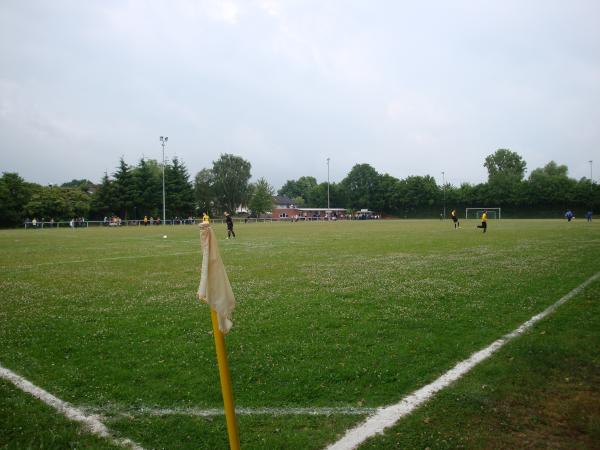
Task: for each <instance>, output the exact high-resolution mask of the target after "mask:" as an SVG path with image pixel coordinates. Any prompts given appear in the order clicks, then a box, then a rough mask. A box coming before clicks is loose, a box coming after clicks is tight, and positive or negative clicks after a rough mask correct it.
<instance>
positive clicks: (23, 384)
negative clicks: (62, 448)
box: [0, 366, 144, 450]
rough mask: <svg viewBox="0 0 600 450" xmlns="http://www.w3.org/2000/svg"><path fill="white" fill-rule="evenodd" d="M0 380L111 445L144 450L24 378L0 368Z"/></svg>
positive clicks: (96, 417)
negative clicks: (10, 384)
mask: <svg viewBox="0 0 600 450" xmlns="http://www.w3.org/2000/svg"><path fill="white" fill-rule="evenodd" d="M0 378H4V379H5V380H8V381H10V382H11V383H13V384H14V385H15V386H16V387H18V388H19V389H21V390H22V391H23V392H27V393H28V394H31V395H33V396H34V397H35V398H37V399H39V400H41V401H42V402H44V403H46V404H47V405H49V406H51V407H52V408H54V409H56V410H57V411H59V412H61V413H62V414H64V415H65V416H66V417H67V418H69V419H71V420H73V421H75V422H80V423H82V424H83V425H84V426H85V428H86V429H87V430H88V431H89V432H90V433H92V434H95V435H97V436H100V437H102V438H104V439H107V440H109V441H110V442H112V443H113V444H116V445H119V446H121V447H125V448H130V449H133V450H144V448H143V447H141V446H140V445H138V444H136V443H135V442H133V441H132V440H131V439H125V438H117V437H115V436H114V435H113V434H112V433H111V432H110V431H109V430H108V428H106V426H105V425H104V424H103V423H102V422H101V421H100V418H99V417H98V416H95V415H87V414H85V413H84V412H83V411H81V410H80V409H77V408H75V407H74V406H72V405H71V404H69V403H68V402H65V401H63V400H61V399H59V398H57V397H55V396H54V395H52V394H50V393H49V392H47V391H45V390H44V389H42V388H40V387H38V386H36V385H34V384H33V383H31V382H29V381H27V380H26V379H25V378H23V377H21V376H19V375H17V374H16V373H14V372H13V371H11V370H9V369H6V368H4V367H2V366H0Z"/></svg>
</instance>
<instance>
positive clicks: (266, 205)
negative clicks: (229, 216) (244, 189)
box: [248, 178, 275, 217]
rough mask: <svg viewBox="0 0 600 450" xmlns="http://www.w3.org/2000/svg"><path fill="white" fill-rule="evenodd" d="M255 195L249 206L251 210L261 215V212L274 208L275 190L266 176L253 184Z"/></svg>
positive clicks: (257, 215)
mask: <svg viewBox="0 0 600 450" xmlns="http://www.w3.org/2000/svg"><path fill="white" fill-rule="evenodd" d="M252 192H253V195H252V198H251V199H250V202H249V204H248V206H249V207H250V211H252V212H253V213H254V214H256V217H260V215H261V214H264V213H266V212H267V211H271V210H272V208H273V194H274V193H275V190H274V189H273V188H272V187H271V185H270V184H269V183H268V182H267V180H265V179H264V178H259V179H258V180H257V181H256V183H254V185H253V189H252Z"/></svg>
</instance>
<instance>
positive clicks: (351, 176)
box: [342, 164, 380, 209]
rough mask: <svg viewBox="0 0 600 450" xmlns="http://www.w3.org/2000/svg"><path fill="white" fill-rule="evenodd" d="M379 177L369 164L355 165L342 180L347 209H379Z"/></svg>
mask: <svg viewBox="0 0 600 450" xmlns="http://www.w3.org/2000/svg"><path fill="white" fill-rule="evenodd" d="M379 181H380V175H379V174H378V173H377V171H376V170H375V169H374V168H373V167H371V166H370V165H369V164H356V165H355V166H354V167H353V168H352V170H350V172H349V173H348V175H346V178H344V179H343V180H342V185H343V186H344V190H345V192H346V196H347V199H348V200H347V201H348V207H350V208H352V209H360V208H370V209H379V208H378V206H379V205H380V203H379V202H380V199H379V198H378V194H379Z"/></svg>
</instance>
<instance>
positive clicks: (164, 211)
mask: <svg viewBox="0 0 600 450" xmlns="http://www.w3.org/2000/svg"><path fill="white" fill-rule="evenodd" d="M168 140H169V137H168V136H161V137H160V145H162V194H163V225H166V223H167V214H166V211H167V209H166V206H165V205H166V203H165V145H167V141H168Z"/></svg>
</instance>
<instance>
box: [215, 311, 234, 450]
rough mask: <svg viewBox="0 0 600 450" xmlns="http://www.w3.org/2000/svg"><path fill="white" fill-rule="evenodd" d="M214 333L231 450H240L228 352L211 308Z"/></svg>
mask: <svg viewBox="0 0 600 450" xmlns="http://www.w3.org/2000/svg"><path fill="white" fill-rule="evenodd" d="M210 318H211V319H212V325H213V332H214V335H215V348H216V350H217V364H218V365H219V377H220V378H221V392H222V393H223V405H224V407H225V419H226V420H227V435H228V436H229V448H230V449H231V450H240V435H239V432H238V426H237V420H236V418H235V406H234V404H233V390H232V389H231V375H230V374H229V363H228V362H227V350H226V349H225V337H224V336H223V333H222V332H221V330H219V321H218V318H217V313H216V312H215V310H214V309H212V308H210Z"/></svg>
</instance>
